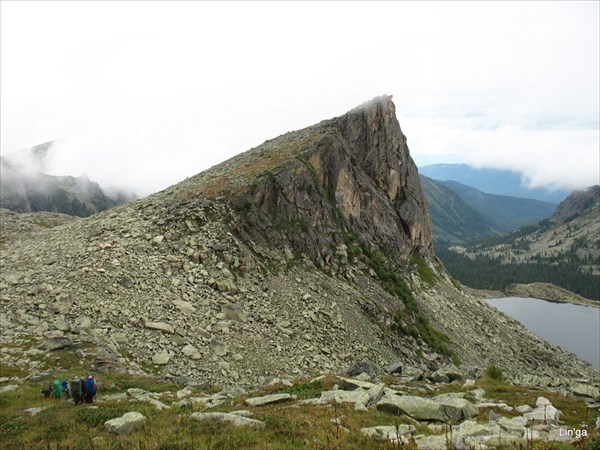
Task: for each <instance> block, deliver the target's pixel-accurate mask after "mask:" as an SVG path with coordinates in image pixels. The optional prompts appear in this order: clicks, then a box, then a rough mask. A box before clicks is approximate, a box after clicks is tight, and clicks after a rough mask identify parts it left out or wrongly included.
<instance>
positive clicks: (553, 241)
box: [436, 186, 600, 299]
mask: <svg viewBox="0 0 600 450" xmlns="http://www.w3.org/2000/svg"><path fill="white" fill-rule="evenodd" d="M599 217H600V187H599V186H593V187H590V188H588V189H586V190H583V191H577V192H573V193H572V194H571V195H569V196H568V197H567V198H566V199H565V200H564V201H563V202H562V203H560V205H559V206H558V207H557V208H556V212H555V213H554V214H553V215H552V216H551V217H549V218H548V219H546V220H543V221H541V222H539V223H538V224H536V225H532V226H528V227H523V228H520V229H518V230H516V231H513V232H512V233H510V234H508V235H505V236H500V237H495V238H490V239H488V240H487V241H481V242H479V243H475V244H470V245H462V246H454V247H450V248H449V249H446V248H442V247H440V248H436V253H437V254H438V257H440V259H441V260H442V261H443V262H444V265H445V266H446V268H447V269H448V271H449V272H450V273H451V274H452V275H453V276H454V277H456V278H457V279H458V280H460V281H461V282H463V283H465V284H467V285H469V286H472V287H475V288H481V289H501V290H502V289H504V288H505V287H506V285H508V284H510V283H531V282H551V283H554V284H557V285H559V286H561V287H563V288H566V289H569V290H571V291H573V292H576V293H578V294H580V295H583V296H584V297H588V298H592V299H600V226H599V224H598V218H599Z"/></svg>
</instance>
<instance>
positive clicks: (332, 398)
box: [319, 389, 369, 408]
mask: <svg viewBox="0 0 600 450" xmlns="http://www.w3.org/2000/svg"><path fill="white" fill-rule="evenodd" d="M319 402H320V403H354V405H360V406H362V407H363V408H364V407H366V405H367V403H368V402H369V394H368V393H367V391H364V390H362V389H356V390H354V391H342V390H337V391H323V392H321V398H319Z"/></svg>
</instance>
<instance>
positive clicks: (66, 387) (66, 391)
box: [60, 380, 71, 400]
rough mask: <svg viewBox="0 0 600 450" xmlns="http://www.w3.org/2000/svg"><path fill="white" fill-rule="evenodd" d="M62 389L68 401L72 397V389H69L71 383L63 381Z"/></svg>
mask: <svg viewBox="0 0 600 450" xmlns="http://www.w3.org/2000/svg"><path fill="white" fill-rule="evenodd" d="M60 387H61V388H62V395H63V396H64V397H65V398H66V399H67V400H68V399H69V398H70V397H71V396H70V395H69V394H70V389H69V387H70V386H69V382H68V381H67V380H62V382H61V383H60Z"/></svg>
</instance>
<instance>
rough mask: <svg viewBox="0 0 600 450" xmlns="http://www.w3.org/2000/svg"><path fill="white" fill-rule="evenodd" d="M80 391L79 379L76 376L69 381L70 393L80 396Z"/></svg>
mask: <svg viewBox="0 0 600 450" xmlns="http://www.w3.org/2000/svg"><path fill="white" fill-rule="evenodd" d="M81 391H82V389H81V380H80V379H79V378H77V379H75V380H73V381H71V393H72V394H73V395H74V396H79V397H81V393H82V392H81Z"/></svg>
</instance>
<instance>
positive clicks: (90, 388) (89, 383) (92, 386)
mask: <svg viewBox="0 0 600 450" xmlns="http://www.w3.org/2000/svg"><path fill="white" fill-rule="evenodd" d="M85 392H86V394H88V395H94V394H95V393H96V380H94V379H93V378H86V379H85Z"/></svg>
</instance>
